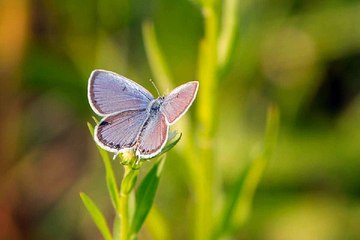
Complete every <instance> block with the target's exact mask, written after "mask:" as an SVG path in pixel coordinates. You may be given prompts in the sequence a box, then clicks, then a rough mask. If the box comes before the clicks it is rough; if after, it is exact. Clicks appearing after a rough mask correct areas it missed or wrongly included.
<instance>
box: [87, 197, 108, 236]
mask: <svg viewBox="0 0 360 240" xmlns="http://www.w3.org/2000/svg"><path fill="white" fill-rule="evenodd" d="M80 197H81V200H82V201H83V203H84V205H85V207H86V209H87V210H88V212H89V213H90V215H91V217H92V219H93V221H94V223H95V224H96V226H97V227H98V229H99V231H100V232H101V234H102V236H103V237H104V239H105V240H112V237H111V233H110V230H109V227H108V225H107V223H106V220H105V217H104V215H103V214H102V213H101V212H100V210H99V209H98V207H97V206H96V205H95V203H94V202H93V201H92V200H91V199H90V197H89V196H87V195H86V194H85V193H80Z"/></svg>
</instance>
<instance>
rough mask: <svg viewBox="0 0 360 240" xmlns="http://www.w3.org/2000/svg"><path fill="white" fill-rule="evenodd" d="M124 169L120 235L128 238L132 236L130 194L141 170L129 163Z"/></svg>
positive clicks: (121, 192)
mask: <svg viewBox="0 0 360 240" xmlns="http://www.w3.org/2000/svg"><path fill="white" fill-rule="evenodd" d="M124 169H125V171H124V177H123V180H122V182H121V189H120V206H119V215H120V237H121V240H128V239H129V238H130V212H129V196H130V194H131V192H132V191H133V189H134V186H135V183H136V179H137V175H138V172H139V170H138V169H133V168H132V167H130V166H127V165H125V166H124ZM119 240H120V239H119Z"/></svg>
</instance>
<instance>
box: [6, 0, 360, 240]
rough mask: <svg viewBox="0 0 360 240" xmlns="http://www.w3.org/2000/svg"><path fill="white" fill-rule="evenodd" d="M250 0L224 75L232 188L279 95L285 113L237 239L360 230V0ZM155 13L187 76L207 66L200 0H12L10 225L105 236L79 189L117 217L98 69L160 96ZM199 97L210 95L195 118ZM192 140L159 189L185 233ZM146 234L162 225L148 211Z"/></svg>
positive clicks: (221, 151)
mask: <svg viewBox="0 0 360 240" xmlns="http://www.w3.org/2000/svg"><path fill="white" fill-rule="evenodd" d="M239 8H240V10H239V17H238V19H237V21H239V22H238V31H237V36H236V44H235V48H234V49H233V51H232V53H231V54H232V55H231V60H232V61H231V63H230V64H229V66H228V67H227V69H226V70H225V71H224V72H223V73H222V74H221V77H220V82H219V84H218V86H219V87H218V89H217V91H218V94H219V99H220V100H219V101H218V102H217V113H216V115H217V116H216V118H217V119H216V123H217V129H216V134H215V137H216V146H217V147H216V151H215V153H216V158H217V159H218V160H219V161H218V166H217V171H218V173H219V175H221V177H222V178H223V179H224V182H223V186H222V187H223V190H224V191H225V192H226V191H227V188H228V183H229V182H231V181H232V180H233V179H234V178H235V177H236V175H237V174H238V173H239V172H241V170H242V169H243V168H244V166H245V165H246V163H248V162H249V161H250V160H251V159H252V155H253V154H254V152H256V151H257V149H258V148H259V144H261V142H262V140H263V135H264V126H265V119H266V108H267V107H268V105H269V104H274V103H275V104H277V105H278V106H279V109H280V112H281V126H280V132H279V139H278V144H277V146H276V149H275V152H274V155H273V158H272V159H271V160H270V162H269V164H268V167H267V169H266V171H265V173H264V176H263V178H262V181H261V183H260V185H259V187H258V190H257V192H256V194H255V198H254V201H253V205H252V212H251V214H250V217H249V218H248V219H247V221H246V223H245V225H244V226H243V227H242V228H241V229H239V230H238V231H237V238H236V239H266V240H282V239H284V240H285V239H286V240H298V239H299V240H300V239H301V240H303V239H307V240H312V239H314V240H315V239H316V240H328V239H360V130H359V123H360V27H359V23H360V1H358V0H325V1H320V0H315V1H310V0H302V1H301V0H242V1H240V4H239ZM146 21H151V22H152V23H153V26H154V29H155V33H156V36H157V39H158V42H159V43H160V47H161V50H162V51H163V53H164V57H165V60H166V63H167V65H168V66H169V68H170V72H171V75H172V77H173V79H174V80H175V81H176V82H175V83H174V85H179V84H181V83H184V82H186V81H190V80H194V79H196V65H197V63H198V59H197V56H198V48H199V41H200V39H201V38H202V36H203V33H204V29H203V18H202V14H201V11H200V10H199V8H198V7H197V5H196V3H195V2H192V1H189V0H176V1H166V0H153V1H140V0H134V1H130V0H88V1H81V0H63V1H60V0H2V1H1V2H0V74H1V75H0V76H1V79H0V84H1V85H0V113H1V120H2V121H1V123H2V128H1V131H0V239H101V235H100V234H99V232H98V231H97V229H96V227H95V225H94V224H93V222H92V221H91V218H90V216H89V215H88V213H87V212H86V210H85V208H84V206H83V205H82V202H81V200H80V197H79V192H81V191H86V192H87V193H88V194H89V195H91V197H92V199H94V200H95V201H96V202H97V204H98V206H101V209H102V210H103V212H105V213H107V218H108V220H109V222H110V223H111V221H112V219H113V213H112V210H111V203H110V200H109V198H108V196H107V192H106V185H105V174H104V167H103V165H102V162H101V159H100V156H99V154H98V152H97V150H96V147H95V143H94V142H93V140H92V138H91V136H90V133H89V131H88V129H87V126H86V122H87V121H90V122H92V118H91V117H92V116H93V115H94V113H93V112H92V111H91V109H90V106H89V104H88V100H87V80H88V77H89V75H90V73H91V71H92V70H93V69H96V68H101V69H107V70H111V71H115V72H118V73H120V74H122V75H124V76H127V77H129V78H131V79H133V80H135V81H137V82H138V83H140V84H141V85H143V86H145V87H146V88H148V89H149V90H150V91H151V92H152V93H153V94H154V95H155V96H156V91H155V90H154V88H153V87H152V85H151V83H150V81H148V80H149V79H150V78H152V79H153V76H152V72H151V70H150V66H149V62H148V58H147V56H146V51H145V47H144V41H143V35H142V24H143V23H144V22H146ZM153 80H154V81H155V83H156V81H157V80H156V79H153ZM170 90H171V89H168V92H169V91H170ZM200 91H201V85H200ZM194 109H196V102H195V105H194V107H193V108H192V109H191V111H190V112H189V113H188V114H189V116H191V119H194V118H196V116H195V114H194V113H195V111H194ZM180 121H181V120H180ZM178 130H179V131H181V129H178ZM179 149H181V148H178V147H175V150H172V151H171V152H170V153H169V154H168V159H167V161H166V164H165V168H164V170H163V176H162V179H161V182H160V186H159V189H158V193H157V196H156V200H155V204H156V206H157V209H158V211H159V214H160V213H161V214H162V215H163V216H164V219H166V221H167V224H168V228H169V229H170V232H171V233H172V235H171V236H172V239H184V236H189V231H190V230H189V229H188V227H187V226H188V224H190V223H191V221H192V219H191V216H192V215H191V209H190V208H189V207H188V206H189V205H190V204H191V203H193V202H194V201H195V200H194V198H193V195H192V192H191V190H190V189H191V187H190V186H189V181H188V175H187V172H186V171H187V169H186V166H185V165H184V163H183V162H182V161H181V158H180V157H179V156H180V155H181V151H180V150H179ZM145 165H146V166H145V167H144V169H142V171H143V173H144V172H146V171H147V169H148V168H150V167H151V162H148V163H146V164H145ZM114 168H115V169H117V173H116V174H117V177H119V179H120V177H121V174H122V168H121V166H120V165H119V164H118V163H117V162H114ZM139 239H153V238H152V235H151V231H149V230H148V228H147V226H146V225H145V227H144V229H143V231H142V232H141V234H140V236H139Z"/></svg>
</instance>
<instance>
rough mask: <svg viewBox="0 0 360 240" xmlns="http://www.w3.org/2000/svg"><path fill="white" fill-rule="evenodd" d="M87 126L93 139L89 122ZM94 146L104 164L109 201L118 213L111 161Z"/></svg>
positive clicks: (116, 187)
mask: <svg viewBox="0 0 360 240" xmlns="http://www.w3.org/2000/svg"><path fill="white" fill-rule="evenodd" d="M87 125H88V128H89V131H90V133H91V135H92V136H93V137H94V127H93V126H92V125H91V123H89V122H88V123H87ZM96 146H97V149H98V150H99V153H100V155H101V158H102V160H103V162H104V166H105V173H106V177H105V178H106V186H107V188H108V192H109V195H110V199H111V202H112V204H113V206H114V208H115V210H116V211H117V212H118V211H119V190H118V189H119V188H118V185H117V183H116V178H115V174H114V170H113V168H112V165H111V160H110V158H109V155H108V153H107V152H106V151H105V150H104V149H102V148H101V147H99V146H98V145H96Z"/></svg>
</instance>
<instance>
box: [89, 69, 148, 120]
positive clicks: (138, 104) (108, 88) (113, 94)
mask: <svg viewBox="0 0 360 240" xmlns="http://www.w3.org/2000/svg"><path fill="white" fill-rule="evenodd" d="M88 98H89V103H90V105H91V107H92V109H93V110H94V112H95V113H96V114H98V115H100V116H106V115H109V114H114V113H116V112H122V111H126V110H138V109H146V108H147V106H148V105H149V103H150V102H151V101H152V100H153V99H154V97H153V96H152V95H151V93H150V92H149V91H148V90H146V89H145V88H144V87H142V86H141V85H139V84H137V83H136V82H134V81H132V80H130V79H128V78H126V77H123V76H121V75H119V74H116V73H113V72H110V71H105V70H94V71H93V72H92V73H91V75H90V78H89V86H88Z"/></svg>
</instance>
